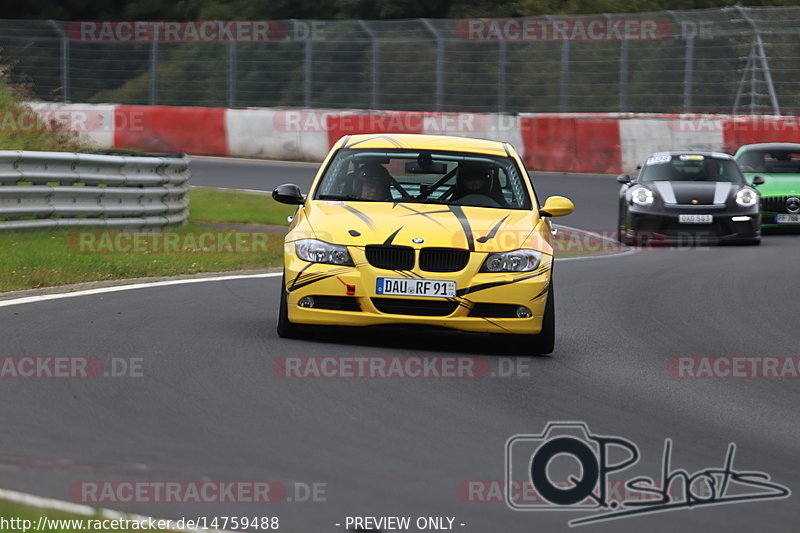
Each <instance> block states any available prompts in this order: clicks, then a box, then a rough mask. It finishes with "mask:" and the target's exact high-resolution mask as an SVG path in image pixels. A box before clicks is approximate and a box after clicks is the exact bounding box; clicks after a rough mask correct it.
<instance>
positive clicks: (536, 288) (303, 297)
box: [272, 134, 573, 354]
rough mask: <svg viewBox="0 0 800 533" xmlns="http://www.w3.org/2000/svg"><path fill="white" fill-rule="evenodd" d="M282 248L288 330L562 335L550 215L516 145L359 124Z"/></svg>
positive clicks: (283, 196)
mask: <svg viewBox="0 0 800 533" xmlns="http://www.w3.org/2000/svg"><path fill="white" fill-rule="evenodd" d="M272 196H273V198H275V200H277V201H279V202H283V203H287V204H294V205H297V206H298V208H297V211H296V213H295V215H294V217H293V219H292V223H291V225H290V226H289V232H288V234H287V235H286V240H285V246H284V277H283V283H282V286H281V298H280V311H279V316H278V334H279V335H280V336H282V337H297V336H300V335H301V328H302V327H303V325H337V326H341V325H346V326H370V325H385V324H401V325H403V324H405V325H427V326H438V327H445V328H452V329H458V330H463V331H473V332H487V333H504V334H510V335H516V336H519V339H520V340H521V341H522V342H524V343H525V346H526V349H527V350H529V351H530V352H531V353H541V354H545V353H551V352H552V351H553V346H554V342H555V316H554V313H555V308H554V300H553V279H552V270H553V248H552V246H551V238H552V227H551V225H550V217H554V216H562V215H567V214H569V213H571V212H572V210H573V205H572V202H570V201H569V200H568V199H566V198H563V197H561V196H553V197H550V198H548V199H547V201H546V202H544V204H543V205H540V203H539V200H538V198H537V197H536V192H535V190H534V188H533V183H532V181H531V179H530V176H529V175H528V173H527V171H526V170H525V167H524V165H523V164H522V161H521V159H520V157H519V155H518V154H517V153H516V151H515V150H514V148H513V147H512V146H511V145H509V144H508V143H504V142H498V141H487V140H479V139H469V138H464V137H447V136H441V135H400V134H398V135H394V134H392V135H390V134H369V135H352V136H345V137H343V138H342V139H340V140H339V141H338V142H337V143H336V144H335V145H334V146H333V148H332V149H331V152H330V153H329V154H328V156H327V157H326V159H325V161H324V162H323V164H322V166H321V167H320V170H319V173H318V174H317V176H316V178H315V180H314V183H313V185H312V187H311V191H310V192H309V194H308V195H307V196H304V195H303V193H302V191H301V190H300V188H299V187H297V186H296V185H292V184H285V185H281V186H279V187H277V188H276V189H275V190H274V191H273V192H272Z"/></svg>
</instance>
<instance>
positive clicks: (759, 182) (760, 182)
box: [753, 176, 765, 185]
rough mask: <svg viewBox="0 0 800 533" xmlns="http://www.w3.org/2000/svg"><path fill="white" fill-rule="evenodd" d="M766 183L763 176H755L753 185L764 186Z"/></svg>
mask: <svg viewBox="0 0 800 533" xmlns="http://www.w3.org/2000/svg"><path fill="white" fill-rule="evenodd" d="M764 183H765V181H764V178H762V177H761V176H753V185H763V184H764Z"/></svg>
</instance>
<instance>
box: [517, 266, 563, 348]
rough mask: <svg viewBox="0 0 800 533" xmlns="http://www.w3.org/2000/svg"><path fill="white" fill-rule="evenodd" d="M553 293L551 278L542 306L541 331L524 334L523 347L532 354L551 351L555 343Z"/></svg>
mask: <svg viewBox="0 0 800 533" xmlns="http://www.w3.org/2000/svg"><path fill="white" fill-rule="evenodd" d="M555 307H556V306H555V295H554V294H553V280H552V279H551V280H550V285H549V286H548V288H547V303H546V304H545V306H544V317H543V318H542V331H541V332H540V333H538V334H536V335H525V336H524V337H525V340H523V341H522V342H523V343H524V344H525V346H524V349H525V350H526V351H527V352H529V353H533V354H538V355H547V354H551V353H553V350H554V349H555V344H556V308H555Z"/></svg>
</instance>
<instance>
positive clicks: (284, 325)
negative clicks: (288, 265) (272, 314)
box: [276, 272, 300, 339]
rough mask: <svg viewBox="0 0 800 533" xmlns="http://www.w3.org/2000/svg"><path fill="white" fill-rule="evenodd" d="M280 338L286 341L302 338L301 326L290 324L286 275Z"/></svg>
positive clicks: (279, 315)
mask: <svg viewBox="0 0 800 533" xmlns="http://www.w3.org/2000/svg"><path fill="white" fill-rule="evenodd" d="M276 329H277V331H278V336H279V337H282V338H284V339H296V338H298V337H299V336H300V326H298V325H297V324H292V323H291V322H289V305H288V303H287V302H286V273H285V272H284V274H283V277H281V303H280V309H279V310H278V327H277V328H276Z"/></svg>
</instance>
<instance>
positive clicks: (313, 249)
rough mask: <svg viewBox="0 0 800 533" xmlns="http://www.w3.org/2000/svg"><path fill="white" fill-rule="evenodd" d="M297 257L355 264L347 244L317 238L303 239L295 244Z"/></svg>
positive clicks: (339, 263)
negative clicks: (332, 242) (331, 242)
mask: <svg viewBox="0 0 800 533" xmlns="http://www.w3.org/2000/svg"><path fill="white" fill-rule="evenodd" d="M294 249H295V252H296V253H297V257H299V258H300V259H302V260H303V261H308V262H310V263H329V264H331V265H349V266H353V260H352V259H350V254H349V253H348V251H347V247H346V246H339V245H337V244H330V243H327V242H323V241H318V240H316V239H303V240H301V241H297V242H296V243H295V244H294Z"/></svg>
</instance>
